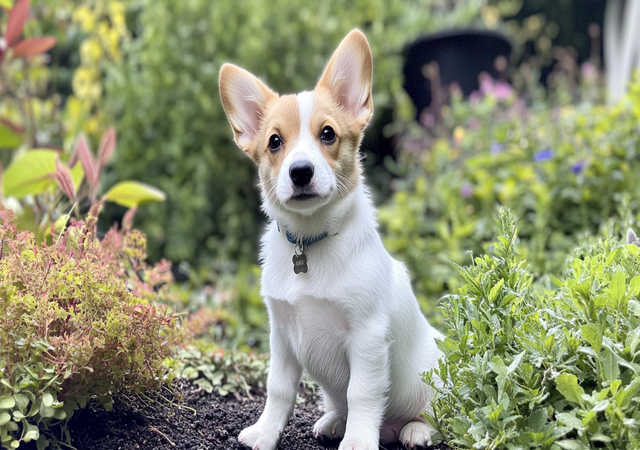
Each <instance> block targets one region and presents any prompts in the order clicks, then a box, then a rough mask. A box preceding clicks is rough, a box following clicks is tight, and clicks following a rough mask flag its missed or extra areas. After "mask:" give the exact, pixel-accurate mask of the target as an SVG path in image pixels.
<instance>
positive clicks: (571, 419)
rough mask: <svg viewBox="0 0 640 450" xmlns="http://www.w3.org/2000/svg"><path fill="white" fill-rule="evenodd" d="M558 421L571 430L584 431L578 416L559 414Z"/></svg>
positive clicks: (557, 415)
mask: <svg viewBox="0 0 640 450" xmlns="http://www.w3.org/2000/svg"><path fill="white" fill-rule="evenodd" d="M556 419H557V420H558V422H559V423H561V424H564V425H567V426H569V427H571V428H575V429H577V430H580V429H582V428H583V427H582V421H581V420H580V419H578V418H577V417H576V416H574V415H573V414H570V413H566V412H564V413H558V414H556Z"/></svg>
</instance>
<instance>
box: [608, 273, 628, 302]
mask: <svg viewBox="0 0 640 450" xmlns="http://www.w3.org/2000/svg"><path fill="white" fill-rule="evenodd" d="M625 280H626V275H625V274H624V272H616V273H615V274H614V275H613V277H611V286H610V291H609V295H611V300H613V304H614V305H615V306H616V307H617V306H618V305H619V304H620V302H621V301H622V299H623V298H624V297H625V287H626V286H625Z"/></svg>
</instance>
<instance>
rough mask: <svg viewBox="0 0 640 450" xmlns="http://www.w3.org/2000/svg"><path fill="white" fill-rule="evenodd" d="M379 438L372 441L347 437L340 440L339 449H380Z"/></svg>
mask: <svg viewBox="0 0 640 450" xmlns="http://www.w3.org/2000/svg"><path fill="white" fill-rule="evenodd" d="M378 448H380V447H379V445H378V440H377V439H375V440H372V441H371V442H369V441H365V440H363V439H358V438H346V439H343V440H342V442H340V447H339V448H338V450H378Z"/></svg>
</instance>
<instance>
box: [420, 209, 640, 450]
mask: <svg viewBox="0 0 640 450" xmlns="http://www.w3.org/2000/svg"><path fill="white" fill-rule="evenodd" d="M612 235H613V234H612ZM516 243H517V236H516V228H515V221H514V219H513V218H512V216H511V215H510V213H508V212H504V211H502V212H501V213H500V231H499V236H498V239H497V241H496V242H495V244H494V246H493V252H492V253H493V254H492V255H485V256H483V257H476V258H474V259H473V261H472V265H471V266H468V267H459V266H458V267H456V268H457V270H458V272H459V273H460V275H461V276H462V279H463V280H464V284H463V286H461V288H460V290H459V294H456V295H450V296H448V297H446V298H445V299H443V303H442V313H443V314H444V316H445V319H446V325H447V332H446V337H445V338H444V340H443V341H442V342H440V343H439V346H440V348H441V349H442V351H443V352H444V358H443V359H442V361H441V363H440V367H439V368H438V369H437V370H436V373H437V374H438V375H439V376H440V378H441V380H442V383H435V385H436V386H437V389H438V390H439V393H438V395H437V399H436V400H435V402H434V409H435V415H436V416H437V420H438V422H439V424H440V427H441V430H442V431H443V432H444V434H445V439H446V441H447V442H449V443H450V444H451V445H460V446H463V447H468V448H471V447H473V448H476V449H494V448H508V449H525V448H545V449H557V450H560V449H572V450H573V449H576V450H577V449H590V448H591V449H595V448H608V449H629V450H631V449H637V448H639V446H640V422H639V421H640V409H639V405H640V377H639V376H638V371H639V370H640V364H639V357H640V345H639V344H640V301H639V295H640V248H638V247H637V246H636V245H633V244H629V245H626V244H623V243H621V242H620V241H619V239H617V238H616V237H615V236H613V237H611V236H610V237H609V238H607V239H599V240H597V241H596V240H593V242H588V243H584V244H583V245H582V246H581V247H579V248H578V249H577V250H575V251H574V253H573V256H572V258H571V259H570V260H569V261H568V262H567V263H566V266H565V267H566V278H565V280H564V281H560V280H557V282H558V284H559V285H560V287H559V289H558V290H557V291H544V290H541V289H534V288H532V279H533V275H532V274H531V273H530V272H529V271H528V270H527V269H526V268H525V264H524V262H523V261H521V260H519V259H518V258H516V253H515V246H516ZM427 378H428V379H430V377H429V376H427Z"/></svg>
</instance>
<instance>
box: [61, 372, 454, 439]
mask: <svg viewBox="0 0 640 450" xmlns="http://www.w3.org/2000/svg"><path fill="white" fill-rule="evenodd" d="M174 388H175V389H177V390H178V391H179V392H181V393H182V395H183V403H182V405H184V406H187V407H189V408H193V409H195V410H196V413H195V414H194V412H193V411H190V410H188V409H186V408H180V407H177V406H167V402H166V401H163V403H164V405H162V404H160V403H156V402H141V401H140V400H133V399H126V400H118V401H116V402H115V404H114V410H113V411H111V412H108V411H105V410H104V409H102V408H101V407H99V406H94V407H88V408H86V409H85V410H82V411H80V412H78V413H77V415H76V416H74V417H73V418H72V420H71V421H70V422H69V430H70V433H71V437H72V440H73V442H72V443H73V446H74V447H75V448H76V449H77V450H134V449H135V450H176V449H194V450H216V449H225V450H227V449H231V450H236V449H244V448H245V447H243V446H242V445H240V444H238V441H237V436H238V434H239V433H240V431H241V430H242V429H243V428H245V427H247V426H249V425H252V424H253V423H255V422H256V421H257V420H258V417H259V416H260V413H261V412H262V409H263V407H264V402H265V396H264V394H262V393H258V394H255V395H254V396H253V399H250V398H248V397H238V398H235V397H234V396H232V395H229V396H226V397H221V396H220V395H218V394H215V393H214V394H208V393H206V392H205V391H202V390H200V389H198V388H197V387H196V386H194V385H191V384H188V383H186V382H184V381H179V382H177V383H175V385H174ZM299 400H300V403H299V404H298V405H297V406H296V409H295V413H294V416H293V417H292V418H291V420H289V424H288V426H287V427H286V428H285V430H284V433H283V436H282V440H281V442H280V445H279V446H278V449H279V450H324V449H335V448H338V446H339V441H333V442H328V443H326V442H323V443H320V442H318V441H317V440H316V439H315V438H314V437H313V434H312V429H313V424H314V423H315V421H316V420H318V418H319V417H320V415H321V412H320V410H319V408H318V406H317V400H316V399H313V398H312V397H311V396H310V395H308V394H302V393H301V395H300V398H299ZM132 405H133V407H132ZM380 448H381V449H388V450H392V449H393V450H396V449H400V448H403V447H402V446H401V445H399V444H395V445H385V446H384V447H380ZM431 448H432V449H433V450H436V449H439V450H445V449H448V447H447V446H446V445H440V446H436V447H431Z"/></svg>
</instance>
